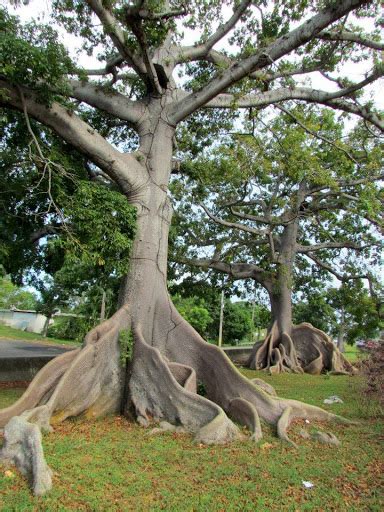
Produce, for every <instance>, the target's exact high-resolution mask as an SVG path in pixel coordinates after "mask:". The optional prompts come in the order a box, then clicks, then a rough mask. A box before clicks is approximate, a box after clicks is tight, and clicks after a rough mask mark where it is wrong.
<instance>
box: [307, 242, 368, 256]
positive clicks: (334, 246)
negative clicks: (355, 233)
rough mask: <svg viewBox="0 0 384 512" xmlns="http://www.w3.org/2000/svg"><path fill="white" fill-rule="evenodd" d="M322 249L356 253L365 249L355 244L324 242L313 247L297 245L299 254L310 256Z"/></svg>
mask: <svg viewBox="0 0 384 512" xmlns="http://www.w3.org/2000/svg"><path fill="white" fill-rule="evenodd" d="M322 249H354V250H355V251H361V250H362V249H363V247H361V246H360V245H357V244H355V243H354V242H348V241H345V242H324V243H322V244H313V245H297V252H299V253H300V254H308V253H312V252H316V251H321V250H322Z"/></svg>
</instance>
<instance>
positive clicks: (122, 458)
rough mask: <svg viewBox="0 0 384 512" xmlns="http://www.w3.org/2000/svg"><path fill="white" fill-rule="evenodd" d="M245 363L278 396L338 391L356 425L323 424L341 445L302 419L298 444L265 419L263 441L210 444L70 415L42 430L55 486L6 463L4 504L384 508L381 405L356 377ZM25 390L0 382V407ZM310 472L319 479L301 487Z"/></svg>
mask: <svg viewBox="0 0 384 512" xmlns="http://www.w3.org/2000/svg"><path fill="white" fill-rule="evenodd" d="M243 372H244V374H245V375H246V376H248V377H255V376H259V377H262V378H264V379H265V380H266V381H268V382H270V383H271V384H272V385H274V386H275V387H276V390H277V391H278V393H279V395H281V396H287V397H292V398H296V399H299V400H305V401H307V402H308V403H312V404H314V405H322V402H323V399H324V398H326V397H328V396H329V395H334V394H337V395H339V396H340V397H341V398H342V399H343V400H344V404H335V405H333V406H324V407H325V408H327V409H328V410H331V411H334V412H336V413H337V414H343V415H345V416H347V417H349V418H351V419H355V420H359V424H358V425H353V426H348V427H346V426H341V425H331V426H325V425H322V426H321V427H322V428H325V429H326V430H328V429H329V430H331V431H333V432H334V433H335V434H336V435H337V436H338V438H339V439H340V440H341V442H342V445H341V447H339V448H335V447H330V446H327V445H321V444H318V443H315V442H310V441H305V440H303V439H300V438H299V437H298V436H297V429H298V428H300V426H299V425H296V426H293V428H292V433H291V435H292V438H293V439H295V440H296V441H297V442H298V443H299V448H298V450H295V449H293V448H290V447H289V446H287V445H285V444H284V443H282V442H281V441H279V440H278V439H277V438H276V437H275V435H274V432H273V431H272V429H271V428H269V427H267V426H266V425H264V426H263V430H264V438H263V439H262V441H261V442H259V443H258V444H255V443H252V442H251V441H249V440H248V441H245V442H237V443H234V444H230V445H228V446H212V447H205V446H200V445H197V444H195V443H193V440H192V438H191V437H190V436H189V435H183V434H175V433H164V434H161V435H157V436H150V435H149V434H148V430H145V429H143V428H142V427H139V426H138V425H136V424H133V423H129V422H128V421H127V420H125V419H123V418H120V417H117V418H116V417H109V418H106V419H104V420H100V421H96V422H93V423H90V422H84V421H82V420H76V421H66V422H64V423H63V424H62V425H59V426H57V427H56V429H55V432H54V433H52V434H49V435H47V436H45V438H44V449H45V454H46V458H47V461H48V463H49V465H50V466H51V467H52V469H53V470H54V488H53V490H52V491H51V492H50V493H49V494H47V495H46V496H44V497H41V498H36V497H33V496H32V495H31V493H30V490H29V488H28V485H27V483H26V482H25V481H24V479H23V478H22V477H20V476H19V475H18V474H17V472H15V477H14V478H6V477H5V475H4V471H1V470H0V510H1V511H7V512H8V511H17V512H19V511H66V510H81V511H83V510H84V511H99V510H100V511H121V510H124V511H125V510H134V511H160V510H166V511H180V512H184V511H202V512H203V511H204V512H205V511H207V512H211V511H213V512H215V511H252V512H253V511H257V512H260V511H270V510H272V511H292V512H293V511H316V512H317V511H363V510H367V511H368V510H370V511H379V510H383V505H384V503H383V501H381V498H380V494H379V492H380V478H381V476H382V474H383V463H382V450H381V446H380V436H383V435H384V432H383V427H382V423H381V421H380V418H379V417H376V416H375V409H374V408H371V409H368V408H367V402H366V401H364V400H362V398H361V396H362V395H361V380H360V379H359V378H357V377H344V376H337V377H336V376H318V377H315V376H309V375H293V374H292V375H291V374H283V375H275V376H267V375H266V374H264V373H263V374H262V373H260V372H255V371H251V370H243ZM21 391H22V390H14V389H13V390H6V391H5V390H2V391H0V407H2V406H4V405H5V404H6V403H9V393H12V394H13V395H12V398H13V399H15V398H16V396H15V394H20V393H21ZM4 400H7V401H8V402H4ZM309 428H314V426H312V425H309ZM381 439H382V437H381ZM303 480H309V481H311V482H313V484H314V487H313V488H312V489H304V487H303V485H302V481H303Z"/></svg>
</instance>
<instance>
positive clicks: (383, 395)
mask: <svg viewBox="0 0 384 512" xmlns="http://www.w3.org/2000/svg"><path fill="white" fill-rule="evenodd" d="M361 368H362V373H363V375H364V377H365V380H366V386H365V394H366V395H368V396H369V397H371V398H375V399H377V400H378V401H379V402H380V405H381V407H382V408H383V407H384V339H381V340H380V342H379V344H378V347H377V348H376V349H375V350H372V351H371V352H370V353H369V356H368V357H367V358H366V359H364V361H363V362H362V363H361Z"/></svg>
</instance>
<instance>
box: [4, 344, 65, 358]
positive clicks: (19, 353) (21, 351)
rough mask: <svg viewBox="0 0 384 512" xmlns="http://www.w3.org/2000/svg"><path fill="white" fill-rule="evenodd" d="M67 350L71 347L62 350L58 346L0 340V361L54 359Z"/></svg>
mask: <svg viewBox="0 0 384 512" xmlns="http://www.w3.org/2000/svg"><path fill="white" fill-rule="evenodd" d="M73 348H74V347H73ZM67 350H72V347H69V348H64V347H60V346H57V347H55V346H52V345H44V344H43V343H29V342H28V341H23V340H7V339H0V359H3V358H4V359H17V358H19V357H47V356H50V357H55V356H58V355H59V354H62V353H63V352H66V351H67Z"/></svg>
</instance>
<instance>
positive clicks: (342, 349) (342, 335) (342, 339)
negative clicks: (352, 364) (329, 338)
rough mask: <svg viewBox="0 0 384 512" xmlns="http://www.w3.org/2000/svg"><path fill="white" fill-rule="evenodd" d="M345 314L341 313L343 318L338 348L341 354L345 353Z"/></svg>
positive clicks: (341, 319)
mask: <svg viewBox="0 0 384 512" xmlns="http://www.w3.org/2000/svg"><path fill="white" fill-rule="evenodd" d="M344 342H345V313H344V310H342V311H341V318H340V324H339V332H338V336H337V348H338V349H339V350H340V352H342V353H344V352H345V344H344Z"/></svg>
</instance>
